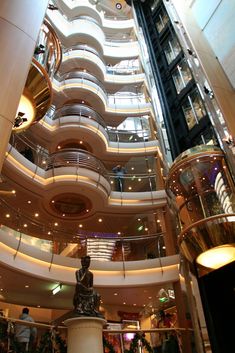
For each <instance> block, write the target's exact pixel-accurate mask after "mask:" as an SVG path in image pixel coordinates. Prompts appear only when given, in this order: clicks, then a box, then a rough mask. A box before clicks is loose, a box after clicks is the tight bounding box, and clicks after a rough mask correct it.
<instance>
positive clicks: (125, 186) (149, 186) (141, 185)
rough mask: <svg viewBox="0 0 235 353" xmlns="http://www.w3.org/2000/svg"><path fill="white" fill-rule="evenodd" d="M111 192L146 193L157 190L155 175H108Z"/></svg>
mask: <svg viewBox="0 0 235 353" xmlns="http://www.w3.org/2000/svg"><path fill="white" fill-rule="evenodd" d="M109 176H110V183H111V185H112V190H113V191H119V192H147V191H156V190H158V189H159V185H158V184H159V183H158V182H157V177H156V174H151V173H149V174H134V175H133V174H125V175H124V176H122V177H118V176H116V175H115V174H109Z"/></svg>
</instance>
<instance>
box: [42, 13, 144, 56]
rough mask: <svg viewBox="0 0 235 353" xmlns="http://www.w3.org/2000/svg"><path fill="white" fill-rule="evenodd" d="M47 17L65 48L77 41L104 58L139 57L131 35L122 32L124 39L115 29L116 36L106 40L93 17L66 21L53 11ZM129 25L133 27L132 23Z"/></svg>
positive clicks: (136, 45) (135, 43) (118, 30)
mask: <svg viewBox="0 0 235 353" xmlns="http://www.w3.org/2000/svg"><path fill="white" fill-rule="evenodd" d="M48 17H49V19H50V21H51V23H53V26H54V27H56V28H57V30H58V31H59V32H60V37H61V38H62V42H63V45H64V46H66V47H70V46H72V45H75V44H76V43H77V42H78V40H79V42H84V43H88V44H89V45H91V46H92V47H95V48H96V49H97V50H98V51H99V52H102V53H103V54H104V55H105V56H113V57H118V58H119V57H120V58H121V57H122V58H124V57H126V58H129V57H136V56H138V55H139V52H138V44H137V42H136V41H134V40H135V38H134V36H133V35H132V34H130V33H127V32H124V33H125V36H126V38H124V37H123V35H124V33H123V35H122V36H120V35H119V34H118V33H119V32H120V29H118V27H117V34H116V35H111V36H110V37H109V36H107V40H106V35H105V33H104V31H103V29H102V28H101V27H100V25H99V24H97V19H95V18H94V17H93V16H92V17H90V16H88V17H87V18H82V19H81V18H78V19H76V20H73V21H68V20H67V19H66V18H65V17H64V16H62V14H61V13H60V12H59V11H53V12H48ZM91 18H92V20H91ZM94 19H95V21H94ZM121 22H122V28H123V22H125V21H121ZM110 23H112V22H111V21H110ZM117 23H118V21H117V22H116V25H117ZM131 23H132V26H133V22H131ZM117 36H118V37H117ZM75 38H76V39H75ZM130 43H131V47H132V50H126V49H127V48H130Z"/></svg>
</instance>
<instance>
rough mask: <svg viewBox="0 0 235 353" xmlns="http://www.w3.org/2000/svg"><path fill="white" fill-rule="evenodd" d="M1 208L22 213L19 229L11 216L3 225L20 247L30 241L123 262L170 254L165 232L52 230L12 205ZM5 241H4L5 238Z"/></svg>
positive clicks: (73, 254)
mask: <svg viewBox="0 0 235 353" xmlns="http://www.w3.org/2000/svg"><path fill="white" fill-rule="evenodd" d="M0 209H1V211H3V212H5V213H6V212H8V213H7V214H10V216H11V218H13V217H15V218H17V216H18V219H17V228H16V229H17V230H15V229H13V228H10V227H9V226H8V225H7V220H6V221H5V223H6V225H3V224H1V226H0V230H1V231H3V232H4V233H5V234H7V236H9V237H14V238H15V239H17V241H18V245H17V251H21V248H20V247H21V245H22V244H27V245H30V246H33V247H35V249H37V250H41V251H45V252H47V253H50V254H56V255H60V256H64V257H72V258H81V257H82V256H85V255H89V256H90V257H91V258H92V259H93V260H98V261H119V262H123V261H143V260H146V259H154V258H162V257H165V256H166V250H165V243H164V233H158V234H146V235H141V236H134V235H133V236H128V237H125V236H122V237H121V236H119V235H118V234H114V233H113V234H112V233H101V232H88V231H83V232H82V231H80V232H79V233H71V232H70V231H69V230H68V229H63V228H62V229H59V230H58V229H56V227H54V228H52V227H51V228H50V231H48V230H47V229H46V227H45V224H43V223H40V222H37V221H34V220H32V219H30V218H29V217H27V216H25V215H22V214H21V215H20V220H19V214H18V211H17V210H15V209H13V208H12V207H10V206H9V205H6V204H4V203H1V205H0ZM5 213H4V214H5ZM26 225H27V227H26ZM13 226H14V221H12V220H11V227H13ZM26 232H28V234H26ZM30 234H31V235H30ZM32 234H35V236H33V235H32ZM37 236H38V237H37ZM39 237H40V238H39ZM69 237H70V240H69ZM66 238H67V240H66ZM2 241H3V242H4V240H3V239H2Z"/></svg>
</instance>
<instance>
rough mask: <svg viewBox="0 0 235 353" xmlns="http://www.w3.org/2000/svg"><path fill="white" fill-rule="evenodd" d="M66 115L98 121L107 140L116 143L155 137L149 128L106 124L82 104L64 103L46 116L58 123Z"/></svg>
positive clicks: (94, 112) (61, 122)
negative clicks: (125, 127) (127, 128)
mask: <svg viewBox="0 0 235 353" xmlns="http://www.w3.org/2000/svg"><path fill="white" fill-rule="evenodd" d="M66 116H77V117H78V123H79V124H80V123H81V120H80V118H81V117H84V118H88V119H91V120H93V121H95V122H96V123H98V124H99V125H101V126H102V127H103V128H104V130H105V131H106V133H107V135H108V139H109V141H113V142H117V143H135V142H147V141H153V140H155V139H156V137H155V135H154V134H153V132H152V131H151V130H150V128H149V129H132V130H121V129H117V128H113V127H110V126H107V125H106V123H105V121H104V120H103V118H102V117H101V116H100V115H99V114H98V113H97V112H96V111H95V110H93V109H92V108H90V107H88V106H86V105H84V104H71V105H70V104H66V105H64V106H63V107H61V108H59V109H56V110H50V112H48V114H47V117H48V118H50V119H52V120H54V121H55V120H59V125H64V124H66V120H63V121H61V120H60V118H63V117H66ZM138 119H139V120H140V125H141V121H142V120H141V119H142V117H140V118H138V117H136V118H135V120H136V121H137V120H138ZM73 123H74V121H73Z"/></svg>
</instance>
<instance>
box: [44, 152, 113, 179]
mask: <svg viewBox="0 0 235 353" xmlns="http://www.w3.org/2000/svg"><path fill="white" fill-rule="evenodd" d="M71 166H77V167H79V168H86V169H89V170H92V171H94V172H96V173H99V175H101V176H103V177H104V178H105V179H106V180H108V181H109V177H108V175H107V171H106V169H105V167H104V165H103V163H102V162H101V161H100V160H98V159H97V158H96V157H95V156H93V155H92V154H91V153H89V152H87V151H86V152H84V151H83V150H79V149H73V148H66V149H63V150H62V151H56V152H53V153H51V154H50V155H49V156H48V159H47V167H46V170H50V169H55V168H60V167H71Z"/></svg>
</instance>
